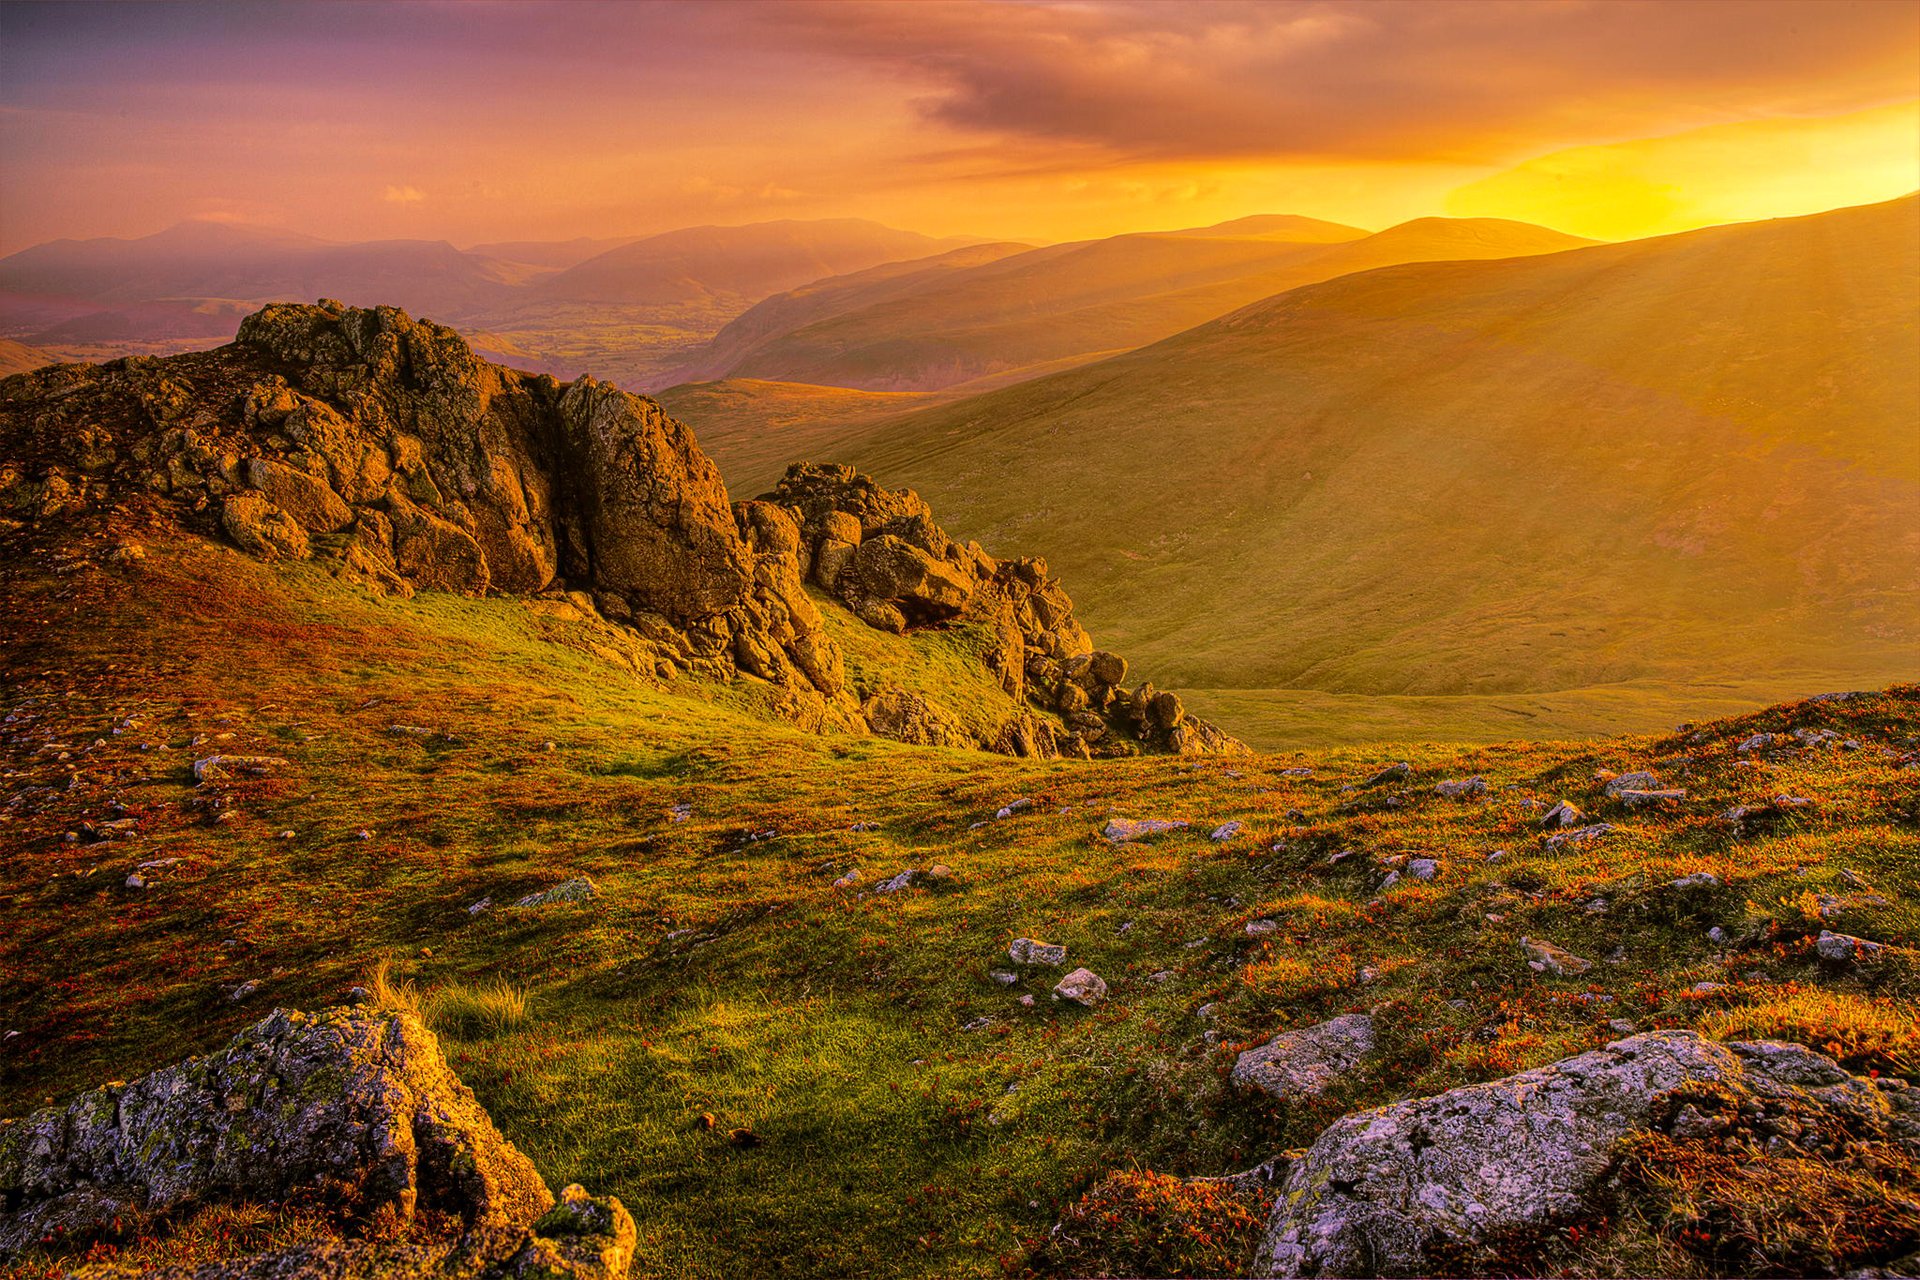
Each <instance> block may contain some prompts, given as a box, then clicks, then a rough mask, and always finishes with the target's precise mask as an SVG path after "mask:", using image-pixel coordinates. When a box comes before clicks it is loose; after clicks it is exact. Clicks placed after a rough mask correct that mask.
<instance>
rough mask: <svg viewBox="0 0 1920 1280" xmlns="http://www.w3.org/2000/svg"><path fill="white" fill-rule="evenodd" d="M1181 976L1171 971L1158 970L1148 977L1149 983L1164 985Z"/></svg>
mask: <svg viewBox="0 0 1920 1280" xmlns="http://www.w3.org/2000/svg"><path fill="white" fill-rule="evenodd" d="M1179 976H1180V975H1179V974H1176V973H1175V972H1174V971H1173V970H1171V969H1158V970H1155V971H1154V972H1152V973H1150V974H1148V975H1147V981H1148V982H1152V983H1158V984H1164V983H1168V982H1172V981H1173V980H1174V979H1175V978H1177V977H1179Z"/></svg>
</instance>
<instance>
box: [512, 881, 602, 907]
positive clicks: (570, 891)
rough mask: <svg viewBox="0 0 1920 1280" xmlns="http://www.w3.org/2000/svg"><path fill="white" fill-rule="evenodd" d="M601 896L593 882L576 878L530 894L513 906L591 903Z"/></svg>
mask: <svg viewBox="0 0 1920 1280" xmlns="http://www.w3.org/2000/svg"><path fill="white" fill-rule="evenodd" d="M599 896H600V891H599V890H598V889H596V888H595V887H594V884H593V881H591V880H589V879H587V878H586V877H585V876H576V877H575V878H574V879H572V880H562V881H561V882H560V883H559V884H556V885H554V886H553V887H552V888H550V889H542V890H540V891H538V892H537V893H530V894H528V895H527V896H526V897H524V898H522V899H520V900H519V901H518V902H516V903H514V904H513V905H514V906H516V907H545V906H551V905H552V904H554V903H556V902H591V901H593V900H594V899H595V898H597V897H599Z"/></svg>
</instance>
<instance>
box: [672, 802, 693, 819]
mask: <svg viewBox="0 0 1920 1280" xmlns="http://www.w3.org/2000/svg"><path fill="white" fill-rule="evenodd" d="M691 817H693V804H692V802H691V801H687V800H682V801H680V802H679V803H678V804H676V805H673V806H672V807H670V808H669V809H668V810H667V821H668V822H685V821H686V820H687V819H689V818H691Z"/></svg>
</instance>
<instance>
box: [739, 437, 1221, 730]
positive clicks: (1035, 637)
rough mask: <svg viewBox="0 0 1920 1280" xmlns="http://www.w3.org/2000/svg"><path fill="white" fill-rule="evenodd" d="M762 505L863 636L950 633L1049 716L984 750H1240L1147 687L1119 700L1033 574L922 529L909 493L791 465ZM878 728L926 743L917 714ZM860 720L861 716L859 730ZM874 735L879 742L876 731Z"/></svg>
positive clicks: (1118, 687) (887, 708) (886, 708)
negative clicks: (959, 631)
mask: <svg viewBox="0 0 1920 1280" xmlns="http://www.w3.org/2000/svg"><path fill="white" fill-rule="evenodd" d="M762 501H764V502H768V503H775V504H778V505H779V506H781V507H783V508H785V509H787V510H788V511H790V512H791V513H792V514H793V518H794V520H795V522H796V524H797V526H798V528H799V532H800V539H801V546H800V560H801V563H802V566H803V567H804V569H805V570H806V572H807V574H808V577H809V578H810V580H811V581H812V582H813V583H814V584H815V585H816V586H818V587H819V588H820V589H821V590H822V591H825V592H827V593H829V594H831V595H832V596H834V597H835V598H836V599H838V600H839V601H840V602H841V603H843V604H845V605H846V607H847V608H848V609H849V610H851V611H852V612H853V613H854V614H855V615H856V616H857V617H859V618H860V619H861V620H863V621H865V622H866V623H867V624H868V625H869V626H873V627H877V628H879V629H881V630H885V631H892V632H896V633H906V632H909V631H912V630H914V629H916V628H919V627H926V626H933V625H937V624H939V623H942V622H948V621H954V620H962V621H967V622H973V623H977V624H981V625H982V627H983V629H986V630H987V631H988V632H989V633H990V634H991V635H992V636H993V637H994V642H993V644H992V645H991V646H990V647H989V648H988V650H987V651H986V652H985V653H983V654H982V660H983V661H984V662H985V663H986V664H987V667H988V669H989V670H990V671H992V673H993V674H994V676H995V678H996V679H997V680H998V682H999V684H1000V687H1001V688H1002V689H1004V690H1005V691H1006V693H1007V694H1008V696H1010V697H1012V698H1014V699H1015V700H1016V701H1025V702H1026V703H1028V704H1029V705H1031V706H1032V707H1033V708H1035V709H1036V710H1038V711H1041V712H1044V713H1048V714H1049V715H1050V716H1057V717H1058V725H1059V727H1058V728H1055V727H1053V725H1051V724H1047V725H1045V726H1044V727H1041V726H1039V725H1036V724H1033V723H1028V724H1024V725H1021V726H1020V728H1019V731H1018V733H1017V734H1014V733H1010V734H1009V737H1010V738H1012V739H1013V740H1011V741H1009V742H1007V743H1005V744H991V745H995V746H996V749H1001V750H1006V749H1009V748H1012V750H1013V751H1014V753H1015V754H1021V755H1052V754H1055V753H1058V754H1063V755H1117V754H1125V753H1129V752H1132V751H1136V750H1139V749H1141V748H1143V747H1144V748H1145V749H1147V750H1155V751H1172V752H1179V753H1182V754H1225V753H1237V752H1240V751H1244V750H1245V748H1244V747H1242V746H1241V745H1240V744H1239V743H1238V742H1237V741H1235V740H1234V739H1233V738H1230V737H1228V736H1227V735H1226V734H1224V733H1222V732H1221V731H1220V730H1219V729H1217V728H1215V727H1214V726H1213V725H1211V724H1208V723H1207V722H1206V721H1204V720H1201V719H1199V718H1198V717H1195V716H1192V715H1189V714H1188V713H1187V711H1186V709H1185V708H1184V707H1183V706H1182V705H1181V702H1180V699H1179V698H1178V697H1177V696H1176V695H1174V694H1171V693H1162V692H1159V691H1157V690H1155V689H1154V687H1153V686H1152V685H1150V684H1142V685H1139V686H1138V687H1136V688H1132V689H1129V688H1127V687H1126V685H1125V682H1126V678H1127V662H1126V659H1124V658H1122V657H1120V656H1119V655H1118V654H1114V653H1108V652H1105V651H1103V650H1097V649H1095V648H1094V647H1093V641H1092V639H1091V638H1090V637H1089V636H1088V635H1087V632H1086V628H1084V627H1083V626H1081V625H1080V623H1079V622H1078V621H1077V620H1076V619H1075V618H1074V616H1073V601H1072V600H1071V599H1070V598H1069V597H1068V595H1067V593H1066V590H1065V589H1064V588H1063V587H1062V586H1061V585H1060V583H1059V581H1058V580H1057V579H1055V578H1052V577H1050V576H1049V575H1048V573H1047V565H1046V561H1044V560H1039V559H1033V558H1024V559H1017V560H996V559H995V558H994V557H992V556H990V555H988V554H987V553H986V552H985V551H984V550H982V549H981V547H980V544H979V543H977V542H965V543H963V542H959V541H957V540H956V539H954V538H952V537H949V536H948V535H947V533H946V532H945V531H944V530H942V529H941V528H940V526H939V525H937V524H936V523H934V520H933V513H932V511H931V510H930V509H929V508H928V506H927V504H926V503H925V502H924V501H922V500H921V499H920V497H919V495H917V494H915V493H914V492H913V491H912V490H894V489H886V488H882V487H881V486H880V485H878V484H876V483H875V482H874V481H873V480H872V479H871V478H869V477H867V476H864V475H861V474H860V473H859V472H857V471H855V470H853V469H852V468H851V467H840V466H816V465H812V464H806V463H798V464H795V465H794V466H792V467H789V468H788V469H787V474H786V476H785V477H784V478H783V479H782V480H781V482H780V484H779V485H778V487H776V488H775V489H774V490H773V492H771V493H768V494H766V495H764V496H763V499H762ZM882 710H883V713H884V714H885V716H886V717H887V720H888V722H889V723H891V722H895V721H899V722H902V723H905V724H906V725H907V726H908V727H909V730H910V732H911V733H912V734H913V736H910V737H908V738H907V739H906V740H908V741H922V740H926V737H925V735H926V734H927V733H928V732H929V730H928V729H927V728H926V722H927V721H928V719H929V717H927V716H925V715H918V714H913V715H908V714H904V712H905V711H907V710H910V708H903V707H902V706H901V705H900V701H899V699H897V698H896V699H889V700H886V701H884V702H883V703H882ZM870 718H871V717H870ZM876 730H877V731H879V732H882V733H885V732H887V730H886V729H883V728H880V727H879V722H876Z"/></svg>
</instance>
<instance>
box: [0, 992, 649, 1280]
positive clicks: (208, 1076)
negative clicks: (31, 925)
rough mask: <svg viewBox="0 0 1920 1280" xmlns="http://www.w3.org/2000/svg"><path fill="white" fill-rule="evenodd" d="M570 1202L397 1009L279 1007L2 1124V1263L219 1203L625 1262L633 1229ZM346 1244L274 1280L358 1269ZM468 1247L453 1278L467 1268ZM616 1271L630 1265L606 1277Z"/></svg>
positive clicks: (283, 1264) (610, 1204) (504, 1259)
mask: <svg viewBox="0 0 1920 1280" xmlns="http://www.w3.org/2000/svg"><path fill="white" fill-rule="evenodd" d="M569 1196H570V1199H569V1202H568V1205H566V1206H562V1208H567V1209H568V1210H569V1212H568V1213H566V1214H563V1215H561V1216H560V1217H559V1218H554V1217H553V1215H551V1214H549V1213H548V1211H549V1210H553V1209H554V1199H553V1196H552V1195H551V1194H550V1193H549V1192H548V1190H547V1187H546V1184H545V1183H544V1182H543V1181H542V1180H541V1178H540V1175H539V1173H538V1171H536V1170H535V1169H534V1167H533V1164H532V1162H530V1161H529V1160H528V1159H527V1158H526V1157H525V1156H524V1155H522V1154H521V1153H520V1152H519V1151H518V1150H517V1149H516V1148H515V1147H514V1146H513V1144H511V1143H509V1142H508V1141H507V1140H506V1139H505V1138H503V1137H502V1136H501V1135H500V1132H499V1130H498V1129H496V1128H495V1127H494V1125H493V1122H492V1120H491V1119H489V1118H488V1116H487V1114H486V1112H485V1111H484V1110H482V1109H481V1107H480V1105H479V1103H478V1102H476V1101H475V1100H474V1097H473V1094H472V1092H471V1091H470V1090H469V1089H467V1087H466V1086H465V1085H463V1084H461V1083H460V1081H459V1080H458V1079H456V1078H455V1077H454V1075H453V1073H452V1071H451V1070H450V1069H449V1068H448V1066H447V1063H446V1059H445V1057H444V1056H443V1055H442V1054H441V1052H440V1048H439V1045H438V1043H437V1042H436V1040H435V1039H434V1037H433V1035H432V1033H431V1032H429V1031H428V1030H427V1029H426V1028H425V1027H423V1026H422V1025H421V1024H420V1022H419V1020H418V1019H417V1018H415V1017H413V1016H412V1015H410V1014H403V1013H390V1012H373V1011H368V1010H361V1009H332V1010H327V1011H324V1012H321V1013H316V1014H311V1015H309V1014H302V1013H297V1012H292V1011H288V1010H284V1009H283V1010H276V1011H274V1012H273V1013H272V1014H271V1015H269V1016H268V1017H267V1018H265V1019H263V1020H262V1021H261V1022H259V1023H256V1024H255V1025H254V1026H252V1027H249V1028H248V1029H247V1030H245V1031H243V1032H241V1033H240V1034H239V1035H237V1036H235V1037H234V1039H233V1040H232V1041H231V1042H230V1043H229V1044H228V1045H227V1047H226V1048H224V1049H222V1050H221V1051H220V1052H218V1053H214V1054H209V1055H208V1056H206V1057H203V1058H189V1059H187V1060H186V1061H185V1062H182V1063H179V1064H177V1065H174V1066H170V1067H165V1068H163V1069H161V1070H159V1071H156V1072H154V1073H153V1074H151V1075H149V1076H146V1077H144V1078H142V1079H140V1080H137V1081H135V1082H133V1083H132V1084H112V1085H107V1086H105V1087H103V1088H99V1089H95V1090H93V1091H92V1092H91V1093H87V1094H84V1095H82V1096H81V1097H79V1098H77V1099H76V1100H74V1101H73V1102H71V1103H69V1104H67V1105H66V1106H64V1107H48V1108H46V1109H44V1110H41V1111H38V1112H35V1113H34V1114H32V1115H31V1116H28V1117H27V1118H25V1119H24V1120H17V1121H7V1122H5V1123H4V1125H0V1261H4V1260H6V1259H8V1258H12V1257H15V1256H17V1255H18V1254H20V1253H21V1252H22V1251H23V1250H25V1249H28V1248H32V1247H35V1246H42V1245H45V1244H47V1243H48V1242H52V1244H53V1246H54V1247H56V1248H60V1249H71V1248H76V1247H80V1246H83V1245H84V1244H85V1243H86V1242H87V1241H88V1240H89V1239H91V1238H93V1237H95V1236H97V1235H100V1234H103V1233H112V1234H124V1233H127V1232H130V1231H132V1230H134V1229H135V1228H140V1227H144V1226H145V1225H147V1224H153V1223H158V1222H161V1221H164V1220H166V1219H169V1218H175V1217H178V1216H180V1215H182V1214H185V1213H187V1212H190V1211H192V1210H194V1209H197V1208H200V1207H203V1206H206V1205H210V1204H220V1203H230V1204H240V1203H295V1204H308V1205H315V1206H318V1207H320V1208H323V1209H325V1210H327V1211H328V1212H329V1213H331V1214H333V1215H337V1216H338V1217H339V1218H340V1219H341V1220H342V1221H344V1222H346V1223H349V1224H351V1223H353V1222H359V1221H366V1220H368V1219H370V1218H373V1217H375V1216H376V1215H379V1216H383V1217H387V1218H389V1219H395V1220H398V1221H399V1222H401V1223H403V1224H404V1223H408V1222H412V1221H414V1220H415V1219H416V1216H417V1215H419V1214H420V1213H421V1212H422V1211H425V1210H432V1211H434V1212H435V1213H437V1214H439V1215H445V1216H447V1217H450V1218H453V1219H457V1220H458V1221H459V1223H460V1224H461V1226H462V1228H463V1231H464V1233H465V1234H466V1236H467V1237H468V1239H469V1241H470V1242H485V1243H486V1247H485V1248H483V1249H482V1250H481V1252H483V1253H491V1254H492V1255H494V1256H495V1257H497V1258H498V1259H499V1262H498V1265H499V1266H503V1267H504V1266H507V1265H508V1264H509V1263H511V1262H512V1261H513V1260H514V1259H515V1258H517V1257H519V1256H520V1255H521V1254H522V1253H526V1252H527V1251H529V1250H533V1251H535V1252H542V1249H541V1247H540V1246H539V1243H538V1239H537V1235H536V1236H529V1235H528V1228H529V1227H530V1226H532V1225H534V1224H535V1223H536V1222H541V1223H545V1224H546V1227H547V1229H548V1231H549V1233H550V1234H551V1233H554V1232H559V1231H562V1230H563V1229H564V1231H566V1232H571V1233H572V1234H573V1235H578V1234H579V1233H580V1231H587V1234H588V1235H589V1237H591V1238H590V1240H589V1241H588V1243H587V1244H585V1245H583V1244H582V1243H581V1242H580V1241H579V1240H576V1239H572V1238H571V1237H570V1238H569V1239H568V1240H567V1241H565V1242H563V1243H564V1247H563V1245H562V1244H554V1245H553V1246H552V1247H551V1248H548V1249H545V1250H544V1252H547V1253H564V1252H567V1251H568V1250H572V1251H573V1252H582V1253H583V1254H593V1255H594V1256H600V1255H603V1254H605V1255H609V1256H614V1257H618V1256H619V1255H620V1248H621V1246H620V1243H619V1242H620V1240H621V1239H624V1240H625V1241H626V1244H625V1246H624V1247H625V1251H626V1253H625V1256H626V1257H627V1258H628V1259H630V1258H631V1253H632V1238H633V1226H632V1220H631V1218H629V1217H628V1216H627V1214H626V1211H625V1210H624V1209H622V1208H621V1207H620V1206H619V1202H618V1201H590V1200H589V1198H587V1197H585V1193H584V1192H581V1191H579V1189H578V1188H570V1189H569ZM542 1215H548V1216H547V1217H546V1218H543V1216H542ZM550 1219H551V1220H550ZM581 1224H585V1226H582V1225H581ZM575 1228H579V1231H576V1230H575ZM589 1228H590V1230H588V1229H589ZM349 1234H350V1233H349ZM340 1250H346V1251H347V1252H348V1253H351V1252H352V1250H351V1247H350V1245H349V1244H348V1243H346V1242H342V1243H341V1245H340V1246H339V1249H328V1248H324V1247H323V1248H319V1249H317V1250H310V1251H309V1252H310V1253H312V1254H314V1258H315V1259H318V1261H315V1260H313V1259H309V1260H307V1262H305V1263H303V1264H298V1265H297V1264H296V1263H295V1262H294V1261H289V1260H287V1259H282V1260H280V1262H278V1263H276V1264H275V1265H276V1266H278V1267H279V1268H280V1270H279V1271H276V1272H275V1274H327V1273H329V1272H330V1271H348V1272H350V1271H352V1270H353V1267H350V1266H348V1265H347V1264H346V1263H345V1262H342V1261H340V1259H339V1258H335V1259H334V1260H332V1261H328V1260H327V1258H329V1257H331V1256H332V1255H333V1254H335V1253H339V1251H340ZM473 1253H474V1249H473V1248H472V1247H469V1248H468V1249H467V1250H465V1251H464V1254H465V1256H464V1258H463V1262H462V1264H461V1266H462V1268H463V1269H471V1268H472V1267H473V1266H475V1265H477V1264H476V1260H475V1258H474V1257H473V1256H472V1255H473ZM341 1256H342V1257H344V1256H345V1255H344V1254H342V1255H341ZM479 1261H481V1262H484V1258H482V1259H480V1260H479ZM355 1265H358V1264H357V1263H356V1264H355ZM383 1265H385V1264H383ZM315 1266H318V1267H319V1268H320V1269H319V1270H317V1271H316V1270H314V1269H313V1268H314V1267H315ZM374 1269H375V1271H376V1272H377V1271H378V1270H380V1269H381V1268H380V1267H375V1268H374ZM386 1269H387V1270H390V1271H391V1270H395V1269H397V1268H396V1267H395V1266H391V1265H388V1266H386ZM230 1270H231V1272H232V1274H245V1273H246V1272H247V1268H246V1267H245V1266H242V1265H240V1264H235V1265H234V1266H233V1267H232V1268H230ZM624 1271H625V1263H624V1262H623V1263H621V1266H620V1270H619V1272H618V1273H614V1272H606V1274H624ZM436 1274H437V1273H436ZM556 1274H561V1275H570V1274H583V1273H579V1272H568V1271H561V1272H558V1273H556Z"/></svg>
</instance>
